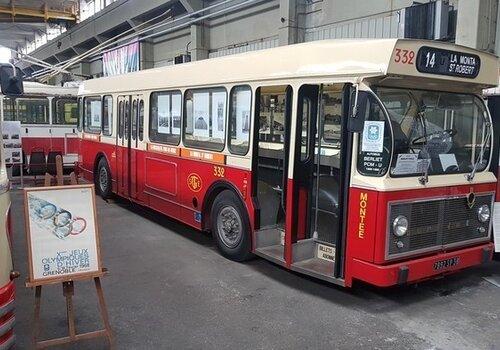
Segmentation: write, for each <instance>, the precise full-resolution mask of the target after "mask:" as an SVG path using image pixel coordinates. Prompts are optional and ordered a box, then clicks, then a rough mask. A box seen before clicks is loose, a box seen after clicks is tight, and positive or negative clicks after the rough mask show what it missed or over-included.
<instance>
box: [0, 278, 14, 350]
mask: <svg viewBox="0 0 500 350" xmlns="http://www.w3.org/2000/svg"><path fill="white" fill-rule="evenodd" d="M14 293H15V288H14V282H9V283H8V284H7V285H6V286H5V287H2V288H0V350H7V349H10V348H11V347H12V346H13V345H14V343H15V336H14V323H15V321H16V319H15V316H14Z"/></svg>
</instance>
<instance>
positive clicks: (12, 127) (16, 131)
mask: <svg viewBox="0 0 500 350" xmlns="http://www.w3.org/2000/svg"><path fill="white" fill-rule="evenodd" d="M2 139H3V151H4V158H5V164H8V165H10V164H22V163H23V146H22V139H21V122H20V121H3V122H2Z"/></svg>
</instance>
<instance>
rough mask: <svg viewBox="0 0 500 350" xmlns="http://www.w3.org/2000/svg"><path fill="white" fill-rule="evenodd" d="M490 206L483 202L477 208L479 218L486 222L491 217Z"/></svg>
mask: <svg viewBox="0 0 500 350" xmlns="http://www.w3.org/2000/svg"><path fill="white" fill-rule="evenodd" d="M490 215H491V213H490V207H488V206H487V205H486V204H483V205H481V206H480V207H479V209H477V219H478V220H479V221H480V222H486V221H488V220H489V219H490Z"/></svg>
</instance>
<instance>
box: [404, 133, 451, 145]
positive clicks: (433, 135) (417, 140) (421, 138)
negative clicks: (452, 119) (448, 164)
mask: <svg viewBox="0 0 500 350" xmlns="http://www.w3.org/2000/svg"><path fill="white" fill-rule="evenodd" d="M456 134H457V131H456V130H453V129H446V130H443V131H436V132H433V133H431V134H429V135H427V139H428V140H429V139H433V138H436V137H443V136H444V137H446V138H448V137H450V138H451V137H453V136H455V135H456ZM425 138H426V137H425V135H422V136H418V137H416V138H414V139H413V140H412V141H411V145H412V146H423V145H425V143H426V140H425ZM443 139H444V138H443Z"/></svg>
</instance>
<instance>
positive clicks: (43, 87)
mask: <svg viewBox="0 0 500 350" xmlns="http://www.w3.org/2000/svg"><path fill="white" fill-rule="evenodd" d="M23 85H24V94H25V95H43V96H76V94H77V93H78V87H66V86H55V85H47V84H42V83H37V82H33V81H25V82H23Z"/></svg>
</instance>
